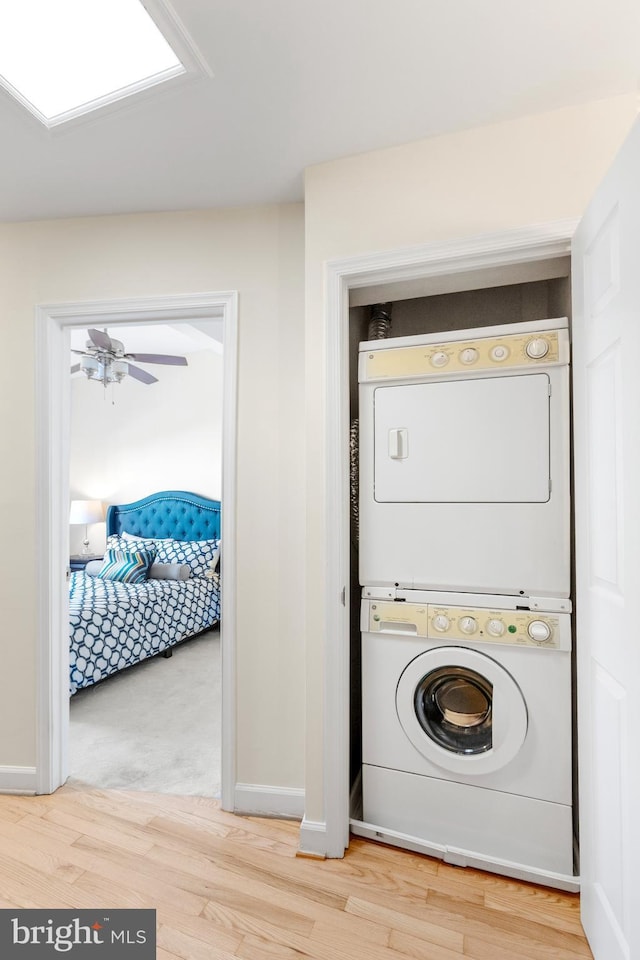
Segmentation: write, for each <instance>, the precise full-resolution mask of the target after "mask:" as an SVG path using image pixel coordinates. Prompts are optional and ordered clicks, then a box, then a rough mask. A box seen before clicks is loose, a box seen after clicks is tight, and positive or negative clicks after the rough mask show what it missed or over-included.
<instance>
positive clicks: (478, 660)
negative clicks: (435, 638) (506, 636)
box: [396, 647, 528, 774]
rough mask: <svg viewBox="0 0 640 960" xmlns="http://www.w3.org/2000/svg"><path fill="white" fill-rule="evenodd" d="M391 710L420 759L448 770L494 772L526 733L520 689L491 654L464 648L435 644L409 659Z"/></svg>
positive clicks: (468, 772) (505, 761)
mask: <svg viewBox="0 0 640 960" xmlns="http://www.w3.org/2000/svg"><path fill="white" fill-rule="evenodd" d="M396 710H397V713H398V718H399V720H400V723H401V724H402V728H403V730H404V732H405V733H406V735H407V737H408V738H409V740H410V741H411V743H412V744H413V746H414V747H415V748H416V750H418V751H419V752H420V753H421V754H422V756H423V757H425V758H426V759H427V760H430V761H431V762H432V763H435V764H437V765H438V766H439V767H442V768H443V769H444V770H450V771H452V772H453V773H465V774H484V773H493V772H494V771H496V770H500V769H501V767H504V766H505V765H506V764H507V763H509V761H510V760H513V758H514V757H515V755H516V754H517V753H518V751H519V750H520V747H521V746H522V744H523V743H524V739H525V737H526V735H527V726H528V718H527V705H526V703H525V701H524V697H523V696H522V692H521V690H520V687H519V686H518V684H517V683H516V681H515V680H514V679H513V677H512V676H511V674H510V673H508V672H507V671H506V670H505V669H504V667H502V666H501V665H500V664H499V663H497V662H496V661H495V660H492V659H491V657H487V656H485V655H484V654H482V653H478V651H476V650H469V649H468V648H467V647H436V648H435V649H434V650H428V651H426V652H425V653H422V654H420V656H418V657H416V658H415V660H412V661H411V663H409V664H408V665H407V666H406V667H405V669H404V671H403V673H402V675H401V677H400V680H399V681H398V686H397V689H396Z"/></svg>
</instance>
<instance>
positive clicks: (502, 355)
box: [491, 343, 509, 360]
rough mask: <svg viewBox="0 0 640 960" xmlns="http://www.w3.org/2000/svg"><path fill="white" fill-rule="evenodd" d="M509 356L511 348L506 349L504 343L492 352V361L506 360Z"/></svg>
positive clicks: (497, 345)
mask: <svg viewBox="0 0 640 960" xmlns="http://www.w3.org/2000/svg"><path fill="white" fill-rule="evenodd" d="M508 356H509V348H508V347H505V346H504V345H503V344H502V343H498V344H496V346H495V347H494V348H493V349H492V351H491V359H492V360H506V359H507V357H508Z"/></svg>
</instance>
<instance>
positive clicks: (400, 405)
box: [358, 318, 570, 597]
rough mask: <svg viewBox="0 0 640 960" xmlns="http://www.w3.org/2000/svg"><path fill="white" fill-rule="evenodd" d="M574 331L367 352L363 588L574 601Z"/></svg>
mask: <svg viewBox="0 0 640 960" xmlns="http://www.w3.org/2000/svg"><path fill="white" fill-rule="evenodd" d="M567 327H568V322H567V320H566V318H562V319H555V320H539V321H535V322H532V323H518V324H511V325H509V326H508V327H505V326H502V327H500V326H495V327H484V328H481V329H476V330H461V331H455V332H450V333H448V334H446V338H443V335H442V334H438V335H435V334H434V335H428V336H420V337H403V338H396V339H390V340H382V341H371V342H366V343H362V344H361V345H360V354H359V373H358V376H359V382H360V387H359V395H360V409H359V419H360V441H359V446H360V457H359V460H360V464H359V488H360V498H359V501H360V502H359V517H360V546H359V565H360V570H359V580H360V583H361V584H362V585H364V584H367V585H369V586H387V587H392V586H400V587H403V588H409V589H426V590H450V591H456V590H457V591H464V592H470V593H488V594H513V595H520V596H539V597H568V596H569V591H570V501H569V497H570V487H569V463H570V461H569V334H568V329H567Z"/></svg>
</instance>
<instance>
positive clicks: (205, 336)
mask: <svg viewBox="0 0 640 960" xmlns="http://www.w3.org/2000/svg"><path fill="white" fill-rule="evenodd" d="M90 331H91V332H90ZM223 332H224V331H223V327H222V321H221V320H203V321H196V322H194V323H186V322H185V323H181V324H161V325H156V324H153V323H150V322H149V323H146V324H141V325H137V326H129V325H126V326H122V327H120V328H117V338H116V336H115V334H114V335H113V336H112V335H111V333H109V331H108V329H107V332H106V333H105V331H104V330H99V331H98V332H97V333H96V331H95V330H93V329H91V328H89V329H81V328H74V329H73V330H71V331H70V339H71V356H70V365H71V371H72V374H71V398H70V432H69V493H70V497H71V516H70V519H71V525H70V528H69V538H70V566H71V576H70V590H69V595H70V611H69V613H70V631H69V634H70V689H71V691H72V692H73V695H72V696H71V699H70V702H69V733H70V736H69V775H70V778H71V782H73V783H74V784H76V785H82V786H84V785H86V786H89V787H92V788H98V789H126V790H142V791H149V792H154V793H174V794H182V795H195V796H205V797H218V796H219V795H220V739H221V731H220V709H219V705H220V693H221V691H220V687H221V683H220V680H221V657H220V582H219V574H218V569H217V566H216V565H215V564H214V565H213V566H212V567H211V568H210V564H209V552H210V551H211V549H213V550H216V549H217V546H216V543H215V542H213V543H212V542H211V540H210V539H209V540H203V541H202V551H200V548H199V547H198V546H196V545H195V544H193V545H191V546H190V547H189V556H190V557H191V556H192V555H193V554H194V552H195V551H198V552H199V553H201V555H202V557H203V561H202V563H201V564H199V565H198V567H197V569H196V573H197V574H198V575H197V576H196V575H195V574H194V571H192V569H191V567H190V566H189V565H188V564H183V563H178V562H175V563H162V562H160V561H159V560H157V559H156V562H154V563H152V564H151V566H150V568H149V570H148V571H145V573H144V579H143V580H142V582H140V583H138V582H134V583H131V584H130V583H129V582H128V578H129V577H130V576H131V577H132V578H133V580H134V581H137V580H138V578H139V577H140V576H141V574H140V573H139V571H137V570H135V571H133V572H130V571H129V570H127V569H124V570H123V569H122V568H121V567H116V568H109V567H108V566H106V556H105V551H106V548H107V543H108V544H109V547H111V548H113V547H119V548H122V550H123V551H124V553H123V555H124V556H126V557H130V556H134V555H139V554H140V549H139V548H140V547H142V546H143V547H145V548H148V549H149V550H150V551H156V550H157V547H158V546H159V547H160V549H161V550H162V551H164V552H163V553H162V557H163V559H165V560H166V559H169V560H174V559H176V561H177V558H178V557H179V558H180V559H184V555H185V549H186V548H185V547H183V546H182V543H183V541H176V543H175V544H170V543H169V542H168V541H167V540H166V539H165V540H163V541H162V542H160V541H158V544H156V543H155V541H153V540H151V541H150V542H149V543H146V542H144V541H143V542H140V541H137V540H136V541H133V540H132V541H129V540H127V541H124V542H121V541H116V540H115V539H114V537H113V536H111V537H109V539H108V540H107V535H106V523H105V522H104V510H105V507H106V505H107V504H130V503H132V502H134V501H139V500H140V499H142V498H147V497H149V496H155V495H157V494H159V493H160V492H161V491H163V492H168V491H186V492H187V493H190V492H192V493H194V494H197V495H201V496H203V497H205V498H209V499H210V500H212V502H213V504H214V505H215V507H216V508H218V505H219V503H220V501H221V486H222V410H223V396H222V381H223V362H224V354H223V351H224V345H223ZM98 334H99V336H98ZM92 337H93V339H92ZM94 340H97V341H98V344H97V345H96V343H94ZM102 347H106V348H108V349H110V350H111V351H114V350H115V351H117V352H124V353H125V356H128V357H129V358H131V359H130V362H127V361H125V362H126V363H127V367H126V368H123V369H128V372H127V373H126V374H124V375H122V373H121V372H119V368H116V371H115V374H114V373H111V380H108V379H107V382H106V383H104V382H101V381H100V379H99V377H98V376H96V372H95V364H94V361H95V360H96V359H97V357H98V356H100V350H101V349H102ZM106 359H107V363H108V362H110V361H109V358H108V357H107V358H106ZM111 363H112V365H113V364H115V363H117V361H111ZM83 365H84V366H88V369H86V370H85V369H83ZM103 369H104V366H103ZM87 374H90V376H88V375H87ZM118 376H120V377H121V379H117V377H118ZM96 441H98V442H96ZM175 503H176V509H177V514H176V520H177V525H176V527H175V529H173V530H172V529H171V524H170V523H169V522H168V521H167V527H166V529H164V530H163V531H162V532H163V534H165V535H170V534H175V535H176V536H183V535H185V536H186V533H185V529H184V525H183V518H184V515H185V513H186V511H188V510H189V509H190V504H189V502H188V500H187V499H186V498H185V499H184V500H182V501H180V500H176V501H175ZM172 506H173V503H172V501H171V500H170V498H169V495H168V493H167V494H164V495H163V496H162V498H160V499H158V501H157V502H156V503H154V502H153V501H152V502H151V503H149V505H148V511H149V513H148V514H147V517H148V519H149V520H150V522H152V523H153V522H154V520H155V518H156V516H157V512H160V511H163V510H165V511H166V512H167V514H168V516H171V510H172ZM83 509H84V510H85V511H88V512H85V513H84V515H83V513H82V510H83ZM201 509H203V510H204V509H206V507H205V506H203V507H202V508H201ZM92 511H93V512H92ZM142 516H143V514H142V513H141V514H140V516H139V517H138V516H137V517H136V524H140V523H141V518H142ZM87 517H88V518H89V519H90V520H93V521H94V522H92V523H88V524H83V523H82V522H78V521H82V520H83V519H85V520H86V519H87ZM211 517H212V518H215V513H214V512H213V511H212V513H211ZM74 520H76V522H75V523H74V522H73V521H74ZM96 521H97V522H96ZM136 530H137V531H138V532H139V533H140V532H142V529H141V528H140V527H139V526H136ZM211 536H213V533H212V532H211ZM215 539H216V540H217V539H218V538H215ZM87 540H88V541H89V542H88V543H86V541H87ZM196 543H197V542H196ZM136 551H137V553H136ZM205 554H206V556H205ZM145 555H147V554H146V553H145ZM218 556H219V554H218ZM183 574H186V579H185V580H182V579H177V578H178V577H181V576H182V575H183ZM111 577H113V578H114V579H113V580H112V579H110V578H111ZM120 577H125V578H126V579H125V582H122V581H121V580H120V579H118V578H120ZM174 577H175V578H176V579H173V578H174Z"/></svg>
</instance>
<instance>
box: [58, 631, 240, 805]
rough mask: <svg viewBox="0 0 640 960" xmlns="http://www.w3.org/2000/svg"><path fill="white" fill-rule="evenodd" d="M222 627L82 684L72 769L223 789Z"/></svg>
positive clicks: (93, 778) (107, 784) (155, 783)
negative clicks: (168, 654)
mask: <svg viewBox="0 0 640 960" xmlns="http://www.w3.org/2000/svg"><path fill="white" fill-rule="evenodd" d="M220 688H221V684H220V633H219V630H218V629H215V630H209V631H207V632H206V633H204V634H201V635H200V636H199V637H194V638H193V640H188V641H186V642H185V643H183V644H181V645H180V646H177V647H175V648H174V650H173V656H172V657H169V658H167V659H165V658H164V657H161V656H159V657H154V658H153V659H150V660H144V661H143V662H142V663H140V664H137V665H136V666H134V667H130V668H129V669H128V670H124V671H122V673H117V674H115V675H114V676H113V677H109V679H108V680H105V681H103V682H102V683H99V684H97V685H96V686H95V687H88V688H87V689H85V690H80V691H79V692H78V693H76V694H75V696H73V697H72V698H71V703H70V715H71V716H70V738H69V748H70V769H71V776H72V778H73V779H74V780H78V781H81V782H82V783H85V784H88V785H91V786H92V787H98V788H111V789H113V788H115V789H118V788H120V789H128V790H149V791H152V792H154V793H176V794H184V795H187V794H189V795H196V796H202V797H217V796H219V794H220Z"/></svg>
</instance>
